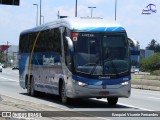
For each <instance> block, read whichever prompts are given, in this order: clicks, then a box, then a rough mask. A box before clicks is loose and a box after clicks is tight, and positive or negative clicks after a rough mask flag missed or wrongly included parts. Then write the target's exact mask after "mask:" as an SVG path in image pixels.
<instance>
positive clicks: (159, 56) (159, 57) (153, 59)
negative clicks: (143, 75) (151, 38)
mask: <svg viewBox="0 0 160 120" xmlns="http://www.w3.org/2000/svg"><path fill="white" fill-rule="evenodd" d="M140 66H141V69H142V70H143V71H148V72H152V71H154V70H160V52H159V53H155V54H154V55H152V56H150V57H148V58H145V59H142V60H141V61H140Z"/></svg>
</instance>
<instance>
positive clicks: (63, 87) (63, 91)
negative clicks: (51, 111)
mask: <svg viewBox="0 0 160 120" xmlns="http://www.w3.org/2000/svg"><path fill="white" fill-rule="evenodd" d="M61 99H62V103H63V104H69V98H68V97H67V96H66V88H65V83H64V82H63V83H62V86H61Z"/></svg>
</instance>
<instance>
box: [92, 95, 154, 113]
mask: <svg viewBox="0 0 160 120" xmlns="http://www.w3.org/2000/svg"><path fill="white" fill-rule="evenodd" d="M93 99H94V98H93ZM99 101H107V100H106V99H100V100H99ZM117 105H123V106H127V107H130V108H136V109H139V110H144V111H155V110H150V109H146V108H141V107H136V106H133V105H128V104H124V103H120V102H118V103H117Z"/></svg>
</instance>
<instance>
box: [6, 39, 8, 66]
mask: <svg viewBox="0 0 160 120" xmlns="http://www.w3.org/2000/svg"><path fill="white" fill-rule="evenodd" d="M7 46H8V41H7ZM7 66H8V48H7V50H6V67H7Z"/></svg>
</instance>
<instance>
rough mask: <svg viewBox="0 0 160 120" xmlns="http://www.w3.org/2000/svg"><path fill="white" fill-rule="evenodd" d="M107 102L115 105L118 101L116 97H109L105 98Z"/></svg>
mask: <svg viewBox="0 0 160 120" xmlns="http://www.w3.org/2000/svg"><path fill="white" fill-rule="evenodd" d="M107 101H108V104H109V105H116V104H117V102H118V97H110V98H107Z"/></svg>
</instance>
